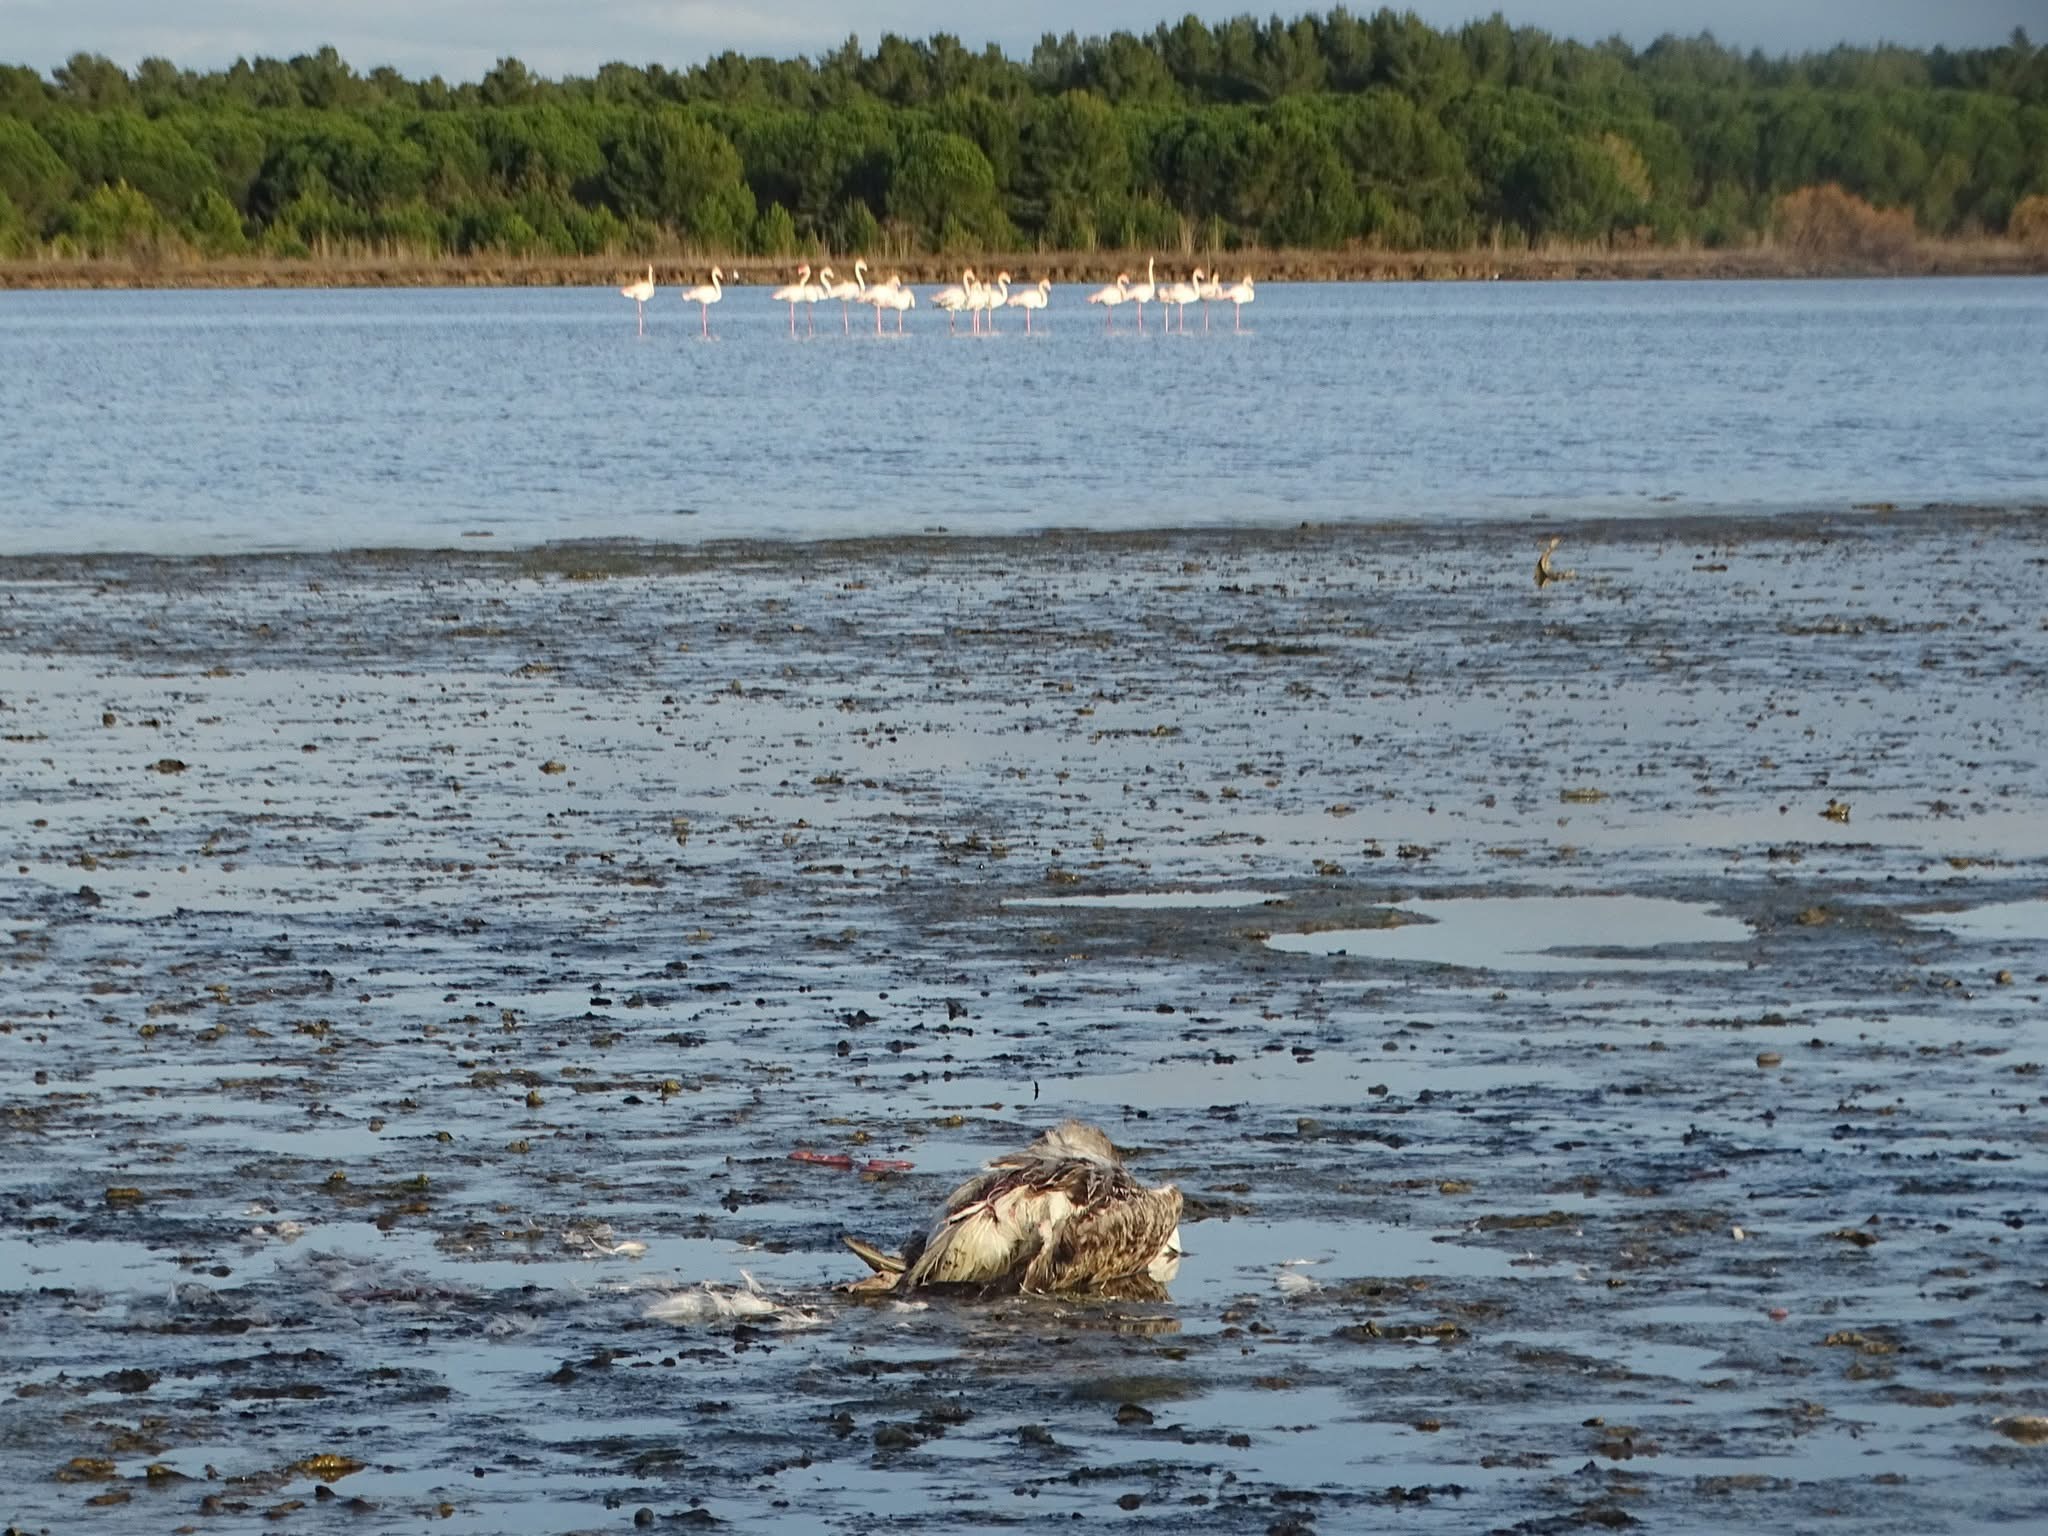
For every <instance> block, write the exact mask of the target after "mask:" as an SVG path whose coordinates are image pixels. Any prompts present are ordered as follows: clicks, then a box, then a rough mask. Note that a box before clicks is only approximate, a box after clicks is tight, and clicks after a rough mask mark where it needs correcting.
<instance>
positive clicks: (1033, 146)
mask: <svg viewBox="0 0 2048 1536" xmlns="http://www.w3.org/2000/svg"><path fill="white" fill-rule="evenodd" d="M1828 184H1833V185H1834V186H1837V187H1839V188H1840V189H1841V191H1840V192H1838V193H1837V192H1830V193H1829V195H1830V196H1832V197H1834V198H1835V200H1836V202H1837V203H1841V204H1844V205H1846V206H1853V207H1862V206H1863V205H1864V204H1868V205H1872V206H1873V207H1874V208H1875V209H1878V210H1885V211H1886V217H1888V218H1889V219H1891V220H1892V221H1894V225H1895V227H1902V228H1904V229H1906V230H1907V231H1908V233H1909V234H1910V233H1912V232H1913V231H1915V230H1917V232H1918V233H1920V234H1924V235H1942V236H1946V235H1966V236H1968V235H1998V234H2005V233H2010V234H2013V235H2015V236H2020V237H2036V238H2040V239H2043V240H2048V48H2038V47H2035V46H2034V45H2033V44H2032V43H2031V42H2030V41H2029V40H2028V38H2027V37H2026V35H2025V33H2024V32H2015V33H2014V35H2013V37H2012V39H2011V41H2010V42H2009V43H2008V44H2006V45H2005V46H2003V47H1997V48H1988V49H1973V50H1965V51H1949V50H1944V49H1936V50H1933V51H1930V52H1919V51H1913V50H1908V49H1901V48H1891V47H1880V48H1848V47H1843V48H1838V49H1835V50H1833V51H1831V52H1828V53H1823V54H1809V55H1804V56H1800V57H1796V58H1777V57H1767V56H1765V55H1763V54H1760V53H1743V52H1739V51H1735V50H1731V49H1729V48H1725V47H1723V46H1721V45H1719V44H1718V43H1716V42H1715V41H1714V40H1713V39H1712V38H1711V37H1707V36H1701V37H1697V38H1678V37H1666V38H1663V39H1661V40H1659V41H1658V42H1656V43H1654V44H1652V45H1650V46H1649V47H1647V48H1643V49H1641V50H1636V49H1633V48H1631V47H1629V46H1628V45H1627V44H1625V43H1623V42H1621V41H1620V40H1618V39H1617V40H1612V41H1609V42H1604V43H1599V44H1594V45H1587V44H1583V43H1578V42H1572V41H1569V40H1566V39H1562V38H1558V37H1554V36H1551V35H1549V34H1547V33H1545V32H1542V31H1539V30H1537V29H1534V28H1529V27H1514V26H1511V25H1509V24H1508V23H1507V22H1506V21H1505V20H1503V19H1501V17H1499V16H1498V15H1496V16H1495V17H1493V18H1492V19H1490V20H1487V21H1481V22H1474V23H1472V24H1470V25H1468V26H1465V27H1463V28H1460V29H1458V30H1455V31H1439V30H1437V29H1434V28H1432V27H1430V26H1427V25H1425V24H1424V23H1423V22H1422V21H1420V20H1419V19H1418V18H1417V17H1415V16H1414V15H1413V14H1412V13H1407V14H1403V13H1399V12H1395V11H1392V10H1381V11H1379V12H1377V13H1375V14H1373V15H1371V16H1359V15H1354V14H1352V13H1350V12H1348V11H1345V10H1342V9H1338V10H1332V11H1330V12H1328V13H1327V14H1324V15H1321V16H1303V17H1301V18H1299V19H1297V20H1293V21H1286V20H1283V19H1281V18H1279V17H1275V18H1273V19H1272V20H1270V21H1264V22H1261V21H1256V20H1253V19H1252V18H1250V17H1245V18H1240V19H1238V20H1235V21H1229V22H1224V23H1221V24H1219V25H1215V26H1210V25H1206V24H1204V23H1203V22H1201V21H1198V20H1196V19H1195V18H1193V17H1189V18H1187V19H1186V20H1183V21H1180V22H1178V23H1175V24H1173V25H1163V26H1161V27H1159V28H1157V29H1156V30H1155V31H1153V32H1152V33H1151V34H1150V35H1148V36H1144V37H1137V36H1132V35H1130V34H1128V33H1117V34H1115V35H1113V36H1110V37H1106V38H1091V39H1086V40H1083V39H1079V38H1077V37H1075V36H1073V35H1072V34H1069V35H1067V36H1065V37H1053V36H1050V35H1048V36H1047V37H1046V38H1045V39H1044V40H1043V41H1042V42H1040V43H1039V45H1038V46H1037V48H1036V49H1034V50H1033V52H1032V54H1031V57H1030V59H1029V60H1028V61H1023V62H1020V61H1017V60H1014V59H1011V58H1008V57H1006V56H1005V55H1004V54H1003V53H1001V52H1000V51H998V50H997V49H995V48H989V49H986V50H983V51H979V52H976V51H972V50H969V49H967V48H965V47H963V46H962V44H961V43H960V42H959V40H958V39H956V38H953V37H950V36H944V35H941V36H936V37H933V38H931V39H929V40H928V41H924V42H913V41H908V40H905V39H903V38H898V37H893V36H891V37H884V38H883V39H882V40H881V42H880V43H879V45H878V46H876V47H875V48H874V49H873V50H872V51H865V50H863V49H862V48H861V46H860V45H859V43H858V41H857V40H854V39H848V41H847V42H846V43H845V45H844V46H842V47H840V48H839V49H837V50H836V51H834V52H831V53H828V54H825V55H824V56H822V57H820V58H816V59H784V60H777V59H763V58H745V57H741V56H738V55H736V54H725V55H721V56H720V57H717V58H713V59H711V60H709V61H707V62H705V63H702V64H698V65H695V66H693V67H690V68H688V69H680V70H676V69H669V68H666V67H664V66H662V65H659V64H649V65H646V66H636V65H629V64H607V65H605V66H604V67H603V68H601V69H600V70H598V71H597V73H596V74H595V75H593V76H590V77H588V78H567V79H561V80H547V79H542V78H539V77H537V76H535V75H533V74H532V73H530V72H529V71H528V70H527V69H526V67H525V66H524V65H522V64H521V63H520V62H519V61H518V60H517V59H510V58H508V59H504V60H501V61H500V62H499V63H498V65H497V66H496V67H495V68H494V69H492V70H491V71H489V73H487V74H486V75H485V76H484V77H483V79H482V80H480V81H476V82H473V83H462V84H454V85H451V84H449V83H447V82H445V81H443V80H441V79H440V78H438V77H436V78H432V79H427V80H409V79H405V78H403V77H401V76H400V75H399V74H398V73H396V72H395V71H393V70H391V69H388V68H383V69H373V70H371V71H369V72H368V73H367V74H363V73H358V72H357V71H356V70H355V69H353V68H351V66H350V65H349V64H348V63H347V62H345V61H344V60H342V59H341V58H340V57H338V56H337V55H336V53H335V52H334V50H333V49H331V48H323V49H321V50H320V51H319V52H318V53H314V54H308V55H303V56H300V57H298V58H293V59H290V60H278V59H269V58H258V59H254V60H248V59H242V60H237V61H236V63H235V64H234V65H233V67H232V68H229V69H225V70H219V71H212V72H205V73H200V72H194V71H191V70H183V69H180V68H179V67H178V66H177V65H176V64H174V63H172V62H170V61H168V60H164V59H147V60H144V61H143V62H142V63H141V64H140V65H139V66H138V67H137V68H136V69H135V70H134V71H133V72H132V73H130V72H129V71H126V70H124V69H122V68H121V67H120V66H118V65H116V64H114V63H112V62H111V61H109V60H107V59H105V58H102V57H98V56H95V55H86V54H81V55H78V56H76V57H74V58H72V59H71V60H70V61H69V62H68V63H66V64H65V65H63V66H62V67H60V68H58V69H56V70H54V71H53V72H52V73H51V74H50V76H49V77H47V78H45V77H44V76H43V75H41V74H39V73H38V72H37V71H35V70H33V69H29V68H25V67H11V66H0V255H10V256H34V255H45V254H46V255H55V256H137V255H144V256H147V255H152V254H155V255H167V254H176V255H181V256H184V255H190V254H196V255H198V256H203V257H219V256H229V255H238V254H243V253H249V254H254V255H270V256H280V257H301V258H302V257H305V256H307V255H319V254H322V253H328V252H336V251H346V250H356V251H361V250H380V251H386V252H404V253H409V254H414V255H420V256H432V255H437V254H441V253H465V252H503V253H509V254H521V255H529V254H535V253H556V254H560V255H565V256H566V255H572V254H584V255H594V254H611V253H617V254H621V255H625V254H627V253H632V254H636V255H637V254H639V253H643V252H647V251H666V252H675V251H692V252H700V253H703V254H706V255H713V254H734V255H738V254H751V255H757V256H775V255H782V254H786V253H789V252H792V251H797V250H808V249H812V248H820V247H822V248H826V249H830V250H833V251H868V252H877V253H881V252H895V253H899V254H907V253H909V252H913V251H926V252H951V251H971V250H987V249H1000V250H1023V249H1030V248H1036V249H1040V250H1088V249H1093V248H1096V247H1097V246H1117V247H1150V248H1158V249H1162V250H1188V249H1197V248H1200V249H1226V248H1234V247H1239V246H1246V245H1266V246H1290V247H1310V248H1315V247H1344V246H1364V247H1371V248H1381V249H1386V250H1413V249H1422V248H1430V249H1439V250H1450V249H1462V248H1468V247H1471V246H1473V245H1475V244H1485V243H1492V244H1495V245H1502V246H1508V247H1519V246H1525V245H1532V244H1542V243H1546V242H1560V241H1581V242H1604V243H1608V244H1612V245H1621V244H1630V245H1646V244H1680V243H1686V244H1697V245H1701V246H1708V247H1715V246H1731V245H1745V244H1750V243H1754V242H1756V241H1757V240H1759V239H1764V238H1769V237H1770V236H1771V234H1772V232H1773V225H1774V220H1775V221H1779V222H1780V223H1782V221H1783V219H1784V218H1785V217H1786V209H1787V208H1788V207H1797V206H1802V205H1801V204H1800V201H1799V200H1800V198H1802V197H1803V198H1805V199H1807V200H1808V201H1809V202H1810V201H1811V199H1812V198H1813V197H1814V196H1815V195H1816V194H1815V191H1814V190H1812V189H1818V188H1821V187H1823V186H1827V185H1828ZM1802 189H1808V190H1805V191H1802Z"/></svg>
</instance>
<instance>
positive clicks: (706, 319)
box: [683, 267, 725, 336]
mask: <svg viewBox="0 0 2048 1536" xmlns="http://www.w3.org/2000/svg"><path fill="white" fill-rule="evenodd" d="M724 297H725V274H724V273H723V272H721V271H720V270H719V269H718V268H717V267H713V268H712V269H711V281H710V282H708V283H700V284H698V285H697V286H696V287H695V288H685V289H684V290H683V302H684V303H685V304H695V305H697V306H698V309H697V314H698V318H699V319H700V320H702V322H703V327H704V334H705V335H706V336H709V335H710V334H711V306H712V305H714V304H716V303H717V302H718V301H719V300H720V299H722V298H724Z"/></svg>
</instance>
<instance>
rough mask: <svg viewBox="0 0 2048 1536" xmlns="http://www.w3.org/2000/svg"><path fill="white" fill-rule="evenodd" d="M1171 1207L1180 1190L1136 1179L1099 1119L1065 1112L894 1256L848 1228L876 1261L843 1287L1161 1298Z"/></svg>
mask: <svg viewBox="0 0 2048 1536" xmlns="http://www.w3.org/2000/svg"><path fill="white" fill-rule="evenodd" d="M1180 1209H1181V1197H1180V1191H1179V1190H1177V1189H1175V1188H1174V1187H1173V1186H1172V1185H1171V1184H1162V1185H1160V1186H1158V1187H1157V1188H1153V1189H1148V1188H1146V1187H1145V1186H1144V1185H1142V1184H1140V1183H1139V1182H1138V1181H1137V1180H1136V1179H1135V1178H1133V1177H1132V1176H1131V1174H1130V1171H1129V1170H1128V1169H1126V1168H1125V1167H1124V1165H1123V1162H1122V1160H1121V1159H1119V1158H1118V1157H1117V1155H1116V1148H1115V1147H1113V1146H1111V1145H1110V1141H1109V1138H1108V1137H1107V1136H1105V1135H1104V1134H1103V1133H1102V1131H1101V1130H1100V1129H1099V1128H1098V1127H1096V1126H1092V1125H1084V1124H1082V1123H1081V1122H1080V1121H1078V1120H1068V1121H1064V1122H1063V1123H1061V1124H1060V1125H1059V1126H1057V1127H1055V1128H1054V1129H1053V1130H1050V1131H1047V1132H1046V1133H1045V1134H1044V1135H1043V1136H1041V1137H1039V1138H1038V1140H1036V1141H1034V1142H1033V1143H1032V1144H1031V1145H1030V1146H1028V1147H1026V1148H1025V1149H1024V1150H1023V1151H1021V1152H1012V1153H1009V1154H1008V1155H1007V1156H1004V1157H998V1158H996V1159H994V1160H993V1161H991V1162H990V1163H989V1164H988V1165H987V1170H986V1171H985V1172H983V1173H979V1174H976V1175H975V1176H974V1177H973V1178H971V1179H969V1180H968V1181H967V1182H966V1183H965V1184H962V1185H961V1186H960V1187H959V1188H958V1189H956V1190H954V1191H953V1193H952V1194H951V1195H949V1196H947V1197H946V1207H945V1209H944V1210H943V1211H941V1212H940V1213H939V1216H938V1219H937V1220H935V1221H934V1222H933V1223H932V1224H931V1227H930V1229H929V1230H927V1231H926V1232H924V1233H923V1234H921V1235H920V1236H917V1237H914V1238H912V1239H911V1240H910V1241H909V1242H908V1243H906V1244H904V1246H903V1252H902V1254H901V1255H900V1256H899V1255H897V1254H893V1253H884V1252H883V1251H882V1250H881V1249H879V1248H876V1247H875V1246H874V1245H873V1244H871V1243H864V1242H862V1241H861V1240H860V1239H858V1238H855V1237H848V1238H846V1239H845V1242H846V1246H847V1247H849V1248H851V1249H852V1250H853V1251H854V1253H856V1254H858V1255H859V1256H860V1258H861V1260H862V1262H864V1263H865V1264H866V1265H867V1266H868V1267H869V1268H870V1269H872V1270H873V1271H874V1273H873V1274H872V1275H870V1276H868V1277H867V1278H866V1279H864V1280H857V1281H855V1282H853V1283H852V1284H851V1285H850V1286H848V1287H847V1289H848V1290H850V1291H854V1292H857V1293H864V1294H873V1293H882V1294H890V1295H896V1296H907V1295H910V1294H911V1293H913V1292H915V1291H919V1290H924V1289H927V1288H931V1287H938V1288H942V1289H944V1288H953V1289H957V1290H962V1291H969V1292H972V1293H975V1294H977V1295H981V1296H1007V1295H1015V1294H1019V1293H1021V1294H1024V1295H1030V1296H1060V1295H1064V1296H1100V1297H1105V1298H1110V1299H1118V1300H1129V1301H1162V1300H1164V1299H1165V1298H1166V1287H1167V1285H1168V1283H1169V1282H1171V1281H1172V1280H1173V1278H1174V1276H1176V1275H1177V1274H1179V1273H1180V1261H1181V1257H1182V1253H1181V1246H1180Z"/></svg>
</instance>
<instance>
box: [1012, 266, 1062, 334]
mask: <svg viewBox="0 0 2048 1536" xmlns="http://www.w3.org/2000/svg"><path fill="white" fill-rule="evenodd" d="M1051 299H1052V279H1051V278H1049V277H1041V278H1040V279H1039V280H1038V281H1037V282H1036V283H1033V284H1032V285H1031V286H1030V287H1029V288H1026V289H1023V290H1022V291H1021V292H1018V293H1013V294H1011V295H1010V307H1011V308H1012V309H1021V310H1023V311H1024V334H1025V335H1026V336H1029V335H1030V334H1031V316H1032V315H1033V314H1034V313H1035V312H1036V311H1038V310H1041V309H1043V308H1045V306H1046V305H1047V303H1049V302H1050V301H1051Z"/></svg>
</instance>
